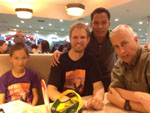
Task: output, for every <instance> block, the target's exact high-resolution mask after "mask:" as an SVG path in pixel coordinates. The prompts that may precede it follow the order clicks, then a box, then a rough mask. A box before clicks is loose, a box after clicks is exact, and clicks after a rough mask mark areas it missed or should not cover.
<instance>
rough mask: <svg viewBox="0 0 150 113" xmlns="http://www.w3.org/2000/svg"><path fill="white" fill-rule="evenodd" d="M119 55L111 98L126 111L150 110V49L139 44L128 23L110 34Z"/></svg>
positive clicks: (109, 94)
mask: <svg viewBox="0 0 150 113" xmlns="http://www.w3.org/2000/svg"><path fill="white" fill-rule="evenodd" d="M110 40H111V42H112V45H113V47H114V49H115V51H116V53H117V55H118V57H119V59H118V60H117V62H116V64H115V66H114V68H113V70H112V73H111V79H112V81H111V84H110V89H109V92H108V95H107V98H108V100H109V101H110V102H111V103H112V104H115V105H116V106H118V107H120V108H124V109H125V110H129V111H130V110H134V111H138V112H149V113H150V94H149V93H150V52H148V51H147V50H146V49H144V48H142V47H141V46H139V45H138V38H137V36H136V35H135V33H134V31H133V30H132V28H131V27H130V26H128V25H119V26H117V27H116V28H115V29H114V30H112V32H111V33H110Z"/></svg>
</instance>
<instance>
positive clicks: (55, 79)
mask: <svg viewBox="0 0 150 113" xmlns="http://www.w3.org/2000/svg"><path fill="white" fill-rule="evenodd" d="M60 83H61V64H59V65H58V66H56V67H51V71H50V75H49V79H48V84H49V85H50V84H51V85H54V86H56V87H57V88H59V87H60Z"/></svg>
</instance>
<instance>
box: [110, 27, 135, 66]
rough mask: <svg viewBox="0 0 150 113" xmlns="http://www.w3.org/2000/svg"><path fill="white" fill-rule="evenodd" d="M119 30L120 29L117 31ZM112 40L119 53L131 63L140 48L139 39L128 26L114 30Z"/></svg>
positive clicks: (125, 60)
mask: <svg viewBox="0 0 150 113" xmlns="http://www.w3.org/2000/svg"><path fill="white" fill-rule="evenodd" d="M117 30H118V31H117ZM110 40H111V42H112V45H113V47H114V49H115V51H116V53H117V55H118V56H119V57H120V58H121V59H122V60H123V61H124V62H126V63H128V64H130V63H131V62H132V60H133V59H134V58H135V56H136V52H137V50H138V43H137V42H138V39H137V37H136V36H135V35H134V33H133V32H132V31H130V29H128V28H126V27H125V28H124V29H116V31H115V32H113V31H112V33H111V35H110Z"/></svg>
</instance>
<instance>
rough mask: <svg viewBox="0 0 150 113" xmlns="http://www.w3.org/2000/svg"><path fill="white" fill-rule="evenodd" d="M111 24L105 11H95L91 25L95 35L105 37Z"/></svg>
mask: <svg viewBox="0 0 150 113" xmlns="http://www.w3.org/2000/svg"><path fill="white" fill-rule="evenodd" d="M109 26H110V21H109V18H108V15H107V14H106V13H105V12H103V13H95V14H94V15H93V19H92V21H91V27H92V30H93V33H94V36H95V37H97V38H105V37H106V35H107V31H108V29H109Z"/></svg>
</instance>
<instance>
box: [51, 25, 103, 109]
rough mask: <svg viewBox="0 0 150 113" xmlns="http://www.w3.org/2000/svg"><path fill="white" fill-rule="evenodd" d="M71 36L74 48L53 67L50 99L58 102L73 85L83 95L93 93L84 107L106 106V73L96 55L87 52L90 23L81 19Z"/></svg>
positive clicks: (100, 107)
mask: <svg viewBox="0 0 150 113" xmlns="http://www.w3.org/2000/svg"><path fill="white" fill-rule="evenodd" d="M69 38H70V44H71V49H70V50H69V51H68V52H66V53H64V54H62V55H61V57H60V64H59V65H58V66H57V67H52V68H51V73H50V76H49V80H48V95H49V98H50V99H51V100H53V101H55V100H56V99H57V98H58V97H59V95H60V94H61V92H62V91H64V90H66V89H70V88H71V89H73V90H75V91H76V92H78V93H79V94H80V95H81V96H87V95H92V96H91V98H90V99H89V100H88V102H87V104H86V103H85V104H84V108H86V109H88V108H92V109H95V110H100V109H103V106H104V103H103V97H104V87H103V83H102V81H101V78H102V76H103V75H102V73H101V69H100V68H99V67H98V63H97V61H96V59H95V57H93V56H91V55H89V54H87V53H86V52H85V48H86V46H87V44H88V42H89V40H90V32H89V29H88V26H86V25H85V24H84V23H81V22H79V23H75V24H73V25H72V26H71V28H70V34H69ZM66 99H67V97H66Z"/></svg>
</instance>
